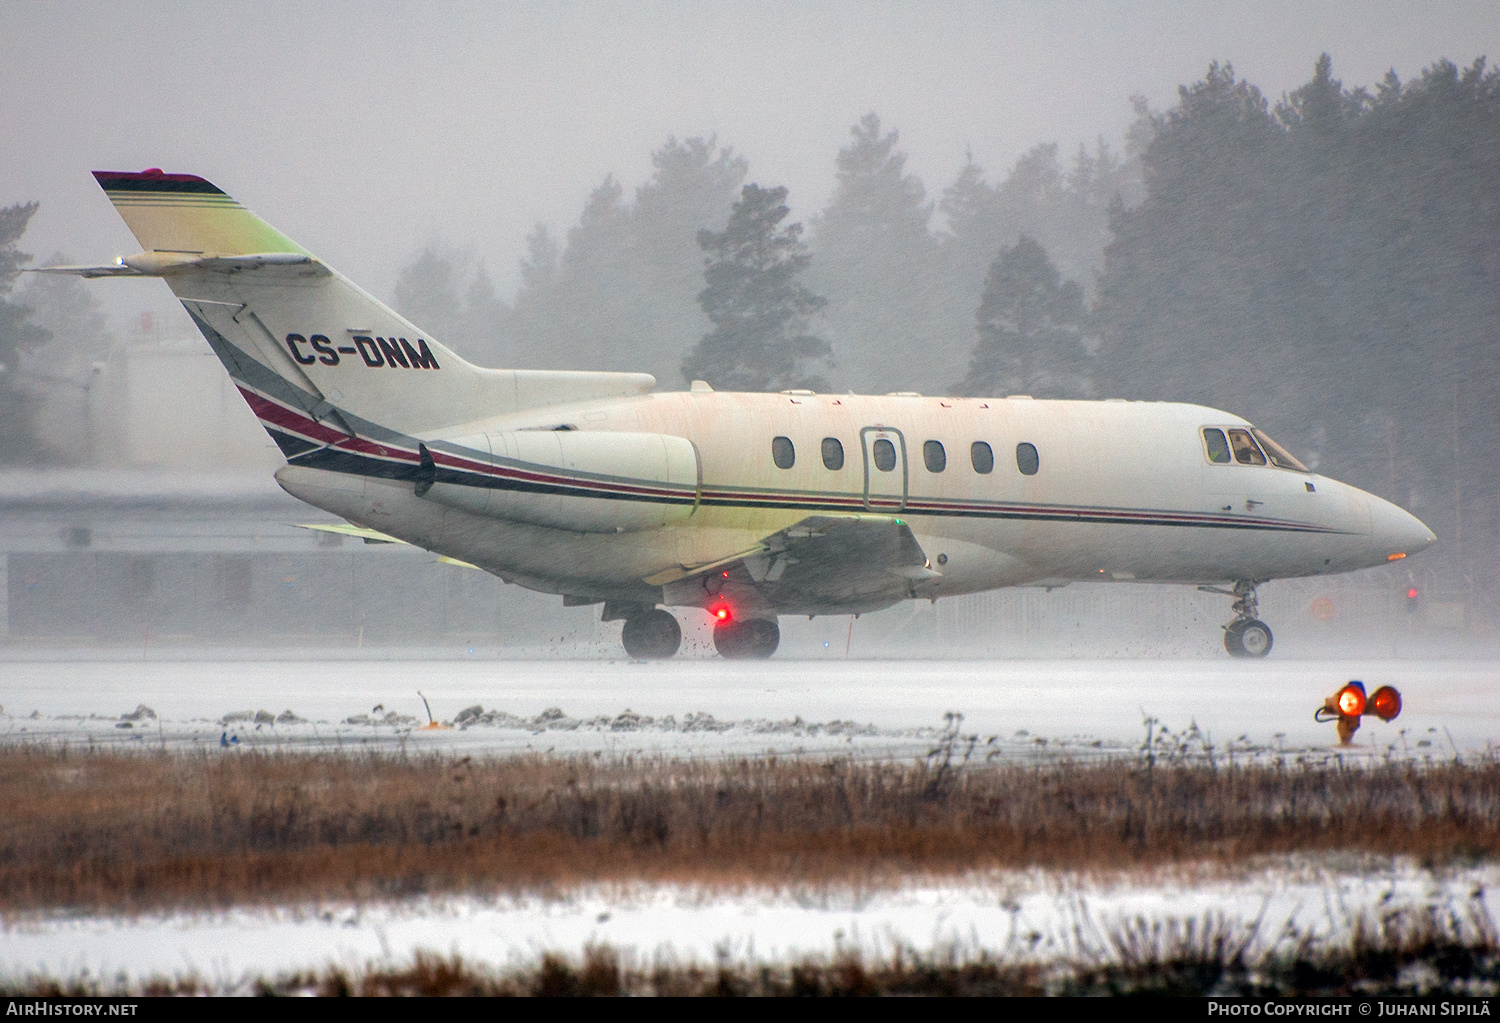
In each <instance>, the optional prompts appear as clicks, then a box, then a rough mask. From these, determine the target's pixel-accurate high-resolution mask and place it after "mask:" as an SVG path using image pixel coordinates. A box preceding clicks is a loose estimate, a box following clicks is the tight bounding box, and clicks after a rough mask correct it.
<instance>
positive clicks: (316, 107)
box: [0, 0, 1500, 315]
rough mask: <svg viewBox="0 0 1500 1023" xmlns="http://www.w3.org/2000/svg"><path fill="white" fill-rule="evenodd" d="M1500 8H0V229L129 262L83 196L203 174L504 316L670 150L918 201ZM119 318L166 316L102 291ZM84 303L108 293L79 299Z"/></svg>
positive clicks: (147, 287)
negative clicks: (1197, 101) (445, 261)
mask: <svg viewBox="0 0 1500 1023" xmlns="http://www.w3.org/2000/svg"><path fill="white" fill-rule="evenodd" d="M1497 42H1500V3H1495V2H1493V0H1490V2H1475V3H1468V2H1458V0H1440V2H1438V3H1425V4H1424V3H1420V2H1413V0H1397V2H1379V3H1347V4H1333V3H1309V2H1307V0H1294V2H1286V3H1280V2H1278V3H1223V2H1210V3H1186V2H1158V3H1132V4H1126V3H1083V2H1070V3H1063V2H1055V3H1039V2H1033V3H999V2H989V3H934V2H931V0H924V2H922V3H915V2H912V3H898V4H880V3H835V2H829V3H820V2H817V0H798V2H792V3H754V2H744V0H741V2H734V3H729V2H698V3H687V4H648V3H642V2H630V3H623V2H622V3H613V4H606V3H587V4H584V3H562V2H553V3H542V4H520V3H516V4H498V3H481V4H462V3H443V4H407V3H384V4H355V3H336V4H319V3H308V2H297V3H238V4H228V3H166V2H161V0H153V2H150V3H144V2H142V3H133V2H114V0H111V2H104V3H81V2H70V3H13V2H12V3H4V4H0V138H3V139H4V141H5V158H4V160H0V205H8V204H10V203H12V202H17V201H24V200H32V199H35V200H39V201H40V202H41V204H42V207H41V211H40V212H39V213H38V214H37V216H36V218H35V220H33V222H32V227H31V230H30V232H29V233H28V235H27V236H26V239H25V244H24V248H25V249H26V250H27V251H29V252H32V253H34V254H36V255H37V256H38V257H43V256H45V255H47V254H48V253H50V252H52V251H53V250H58V249H60V250H63V251H65V252H67V253H68V254H69V255H71V256H72V257H73V258H75V259H78V260H91V261H92V260H99V259H110V258H113V257H114V256H115V255H118V254H124V253H128V252H132V251H135V249H136V248H138V246H136V245H135V244H134V242H133V240H132V239H131V237H130V236H129V234H128V232H126V231H125V229H124V226H123V225H122V224H121V222H120V221H119V219H118V218H117V217H116V216H115V215H114V213H113V211H112V210H111V208H110V206H109V204H108V202H107V201H106V200H105V198H104V196H103V194H102V193H101V192H100V191H99V190H98V188H97V187H96V186H95V184H94V182H93V180H92V179H91V178H90V177H89V174H88V172H89V171H90V170H94V169H99V168H102V169H111V170H140V169H143V168H146V167H152V166H159V167H162V168H164V169H166V170H169V171H184V172H190V173H195V174H202V175H203V176H205V177H207V178H209V179H210V180H212V181H213V182H215V183H216V184H217V185H219V186H220V187H221V188H223V189H224V190H225V191H227V192H229V193H230V194H231V195H233V196H235V197H236V198H237V199H239V200H240V201H241V202H243V203H244V204H245V205H247V206H249V207H250V208H252V209H254V210H256V211H257V212H258V213H259V214H260V215H261V216H263V217H265V218H266V219H267V220H269V221H271V222H272V223H273V224H275V225H276V226H277V227H278V228H280V229H281V230H282V231H284V232H285V233H287V234H289V235H291V236H292V237H294V238H296V239H297V240H298V241H299V242H301V243H302V244H304V245H306V246H307V247H308V248H310V249H311V250H312V251H314V252H316V253H318V254H319V255H320V256H321V257H322V258H324V259H325V260H327V261H328V262H330V263H332V264H333V265H335V266H337V267H338V268H339V269H341V270H343V271H344V272H345V273H347V274H349V275H350V276H351V277H353V278H354V279H355V280H356V281H358V282H360V283H362V284H364V285H365V286H366V287H368V288H370V289H371V290H373V291H375V292H377V293H378V294H382V295H388V294H389V293H390V288H391V284H392V283H393V281H394V278H395V274H396V271H397V270H398V269H399V267H400V266H401V265H402V264H403V263H404V262H406V261H408V260H409V259H410V258H411V257H412V255H413V254H414V253H415V252H416V251H417V250H418V249H419V248H420V246H421V245H422V244H423V243H425V242H428V241H431V240H442V241H444V242H446V243H448V244H451V245H455V246H460V247H462V246H470V245H472V246H474V247H475V249H476V250H478V251H481V252H483V253H484V254H485V255H486V257H487V261H488V264H489V266H490V268H491V270H492V272H493V273H494V274H495V276H496V279H497V282H498V283H499V284H500V287H501V289H502V291H503V292H504V293H506V294H507V295H508V294H509V293H510V292H511V290H512V289H513V288H514V286H515V267H516V263H517V260H518V259H519V258H520V256H521V254H522V252H523V249H524V236H525V234H526V233H527V231H528V230H530V228H531V226H532V225H533V224H535V223H536V222H537V221H545V222H546V223H548V224H549V225H550V226H551V227H552V228H553V229H554V230H555V231H557V232H559V233H561V232H563V231H566V229H567V228H568V227H569V226H570V225H571V224H572V223H574V222H575V221H576V219H577V216H578V213H579V210H580V209H581V207H582V204H583V201H584V199H585V198H586V196H587V195H588V193H589V191H590V190H591V189H592V188H593V187H594V186H595V185H597V184H598V183H599V181H600V180H601V179H602V178H603V177H604V175H605V174H607V173H613V174H614V175H615V176H616V177H617V178H619V179H620V180H621V181H622V182H623V183H624V184H625V185H626V187H627V189H633V188H634V187H635V186H637V185H639V184H640V183H641V182H642V181H644V180H645V178H646V177H647V175H648V173H649V170H650V152H651V150H652V149H653V148H656V147H658V146H660V145H661V143H662V142H663V141H664V140H665V139H666V138H667V136H669V135H677V136H678V137H685V136H690V135H696V134H705V135H706V134H717V135H718V138H719V141H720V142H721V144H725V145H730V146H732V147H734V149H735V150H736V151H737V152H739V153H742V154H744V155H745V156H747V157H748V158H749V160H750V179H751V180H753V181H757V182H759V183H761V184H764V185H778V184H785V185H787V186H789V187H790V189H791V201H792V204H793V207H794V211H795V214H796V216H798V217H802V218H805V217H807V216H809V215H810V214H812V213H813V212H815V211H816V210H817V209H818V208H819V207H820V206H821V205H822V204H823V203H824V202H825V201H826V200H827V198H828V196H829V193H830V191H831V189H832V185H833V171H834V157H835V154H836V152H837V150H838V149H839V147H840V146H842V145H843V144H844V143H845V141H846V139H847V138H848V130H849V126H850V125H851V124H852V123H853V122H854V121H855V120H856V119H857V118H858V117H859V116H860V115H862V114H864V113H866V112H867V111H870V110H875V111H877V112H878V113H879V114H880V115H881V116H882V118H883V119H884V120H885V122H886V124H887V125H889V126H893V127H896V128H899V129H900V131H901V139H902V145H903V147H904V148H905V150H906V151H907V153H908V154H909V156H910V162H909V165H910V167H911V169H912V170H913V171H914V172H915V173H917V174H918V175H919V176H920V177H921V178H922V180H923V181H924V182H925V183H926V185H927V188H928V191H929V193H930V194H932V195H937V194H939V193H940V192H941V190H942V188H943V187H944V186H945V185H946V184H948V183H949V182H950V181H951V180H952V178H953V176H954V174H955V173H956V172H957V170H958V168H959V167H960V166H961V165H962V163H963V158H964V150H965V148H966V147H967V148H972V149H973V152H974V155H975V158H976V159H977V160H978V161H979V162H980V163H981V164H983V165H984V166H985V167H986V168H987V169H988V170H989V171H990V174H991V180H994V179H995V178H996V177H998V176H1000V175H1002V174H1003V173H1004V171H1005V170H1006V169H1007V168H1008V167H1009V165H1010V164H1011V163H1012V162H1013V161H1014V160H1015V158H1016V157H1017V156H1018V155H1019V154H1020V153H1022V152H1024V151H1025V150H1026V149H1028V148H1030V147H1031V146H1033V145H1035V144H1037V143H1039V142H1050V141H1055V142H1059V143H1061V144H1062V145H1063V147H1064V149H1065V151H1071V150H1072V149H1074V148H1076V147H1077V145H1078V143H1079V142H1080V141H1087V140H1092V139H1094V138H1095V137H1096V136H1099V135H1103V136H1104V137H1105V138H1106V139H1108V140H1110V141H1111V142H1115V143H1118V141H1119V140H1120V139H1121V137H1122V136H1123V132H1124V130H1125V127H1126V125H1127V124H1128V123H1129V120H1130V118H1131V108H1130V102H1129V98H1130V96H1131V95H1133V94H1140V95H1144V96H1146V97H1147V98H1148V99H1149V100H1150V102H1151V103H1152V105H1153V106H1156V107H1162V106H1166V105H1170V104H1171V103H1172V102H1173V101H1174V100H1175V97H1176V89H1177V86H1178V85H1179V84H1182V83H1185V82H1189V81H1192V80H1194V79H1196V78H1198V77H1201V76H1202V74H1203V72H1204V70H1205V68H1206V67H1207V65H1208V62H1209V61H1210V60H1213V59H1215V58H1218V59H1221V60H1228V61H1232V62H1233V64H1234V67H1235V70H1236V72H1238V73H1239V74H1240V75H1241V76H1243V77H1246V78H1248V79H1249V80H1251V81H1252V82H1254V83H1255V84H1257V85H1259V86H1260V87H1261V88H1262V89H1263V90H1264V91H1265V92H1266V93H1267V94H1269V95H1270V96H1271V97H1272V98H1273V99H1274V98H1276V97H1279V96H1280V95H1281V93H1282V92H1283V91H1284V90H1287V89H1291V88H1295V87H1296V86H1297V85H1299V84H1301V83H1302V82H1304V81H1306V80H1307V78H1308V77H1309V76H1310V74H1311V70H1312V65H1313V61H1314V60H1315V59H1316V57H1317V55H1318V54H1319V53H1320V52H1322V51H1324V50H1327V51H1329V52H1330V53H1332V55H1333V60H1334V70H1335V74H1336V75H1337V76H1338V77H1340V78H1342V79H1343V81H1344V83H1345V85H1348V86H1352V85H1362V84H1372V83H1373V82H1375V81H1376V80H1378V79H1379V78H1380V76H1381V75H1383V74H1384V73H1385V71H1386V70H1387V69H1389V68H1392V67H1394V68H1395V70H1396V71H1397V73H1398V74H1400V75H1401V76H1402V77H1403V79H1404V78H1406V77H1408V76H1410V75H1413V74H1415V73H1417V72H1418V71H1420V69H1421V68H1422V67H1423V66H1425V65H1427V64H1429V63H1431V62H1432V61H1434V60H1436V59H1438V58H1440V57H1448V58H1450V59H1453V60H1455V61H1457V62H1459V63H1461V64H1466V63H1468V62H1470V61H1472V60H1473V59H1474V58H1475V57H1476V56H1479V55H1481V54H1490V55H1493V56H1500V45H1497ZM92 286H93V287H96V288H100V289H101V291H102V290H105V289H113V293H114V298H113V300H112V301H111V302H110V308H111V310H112V311H113V312H115V313H116V315H119V314H120V313H121V310H122V309H123V308H124V307H125V306H128V305H131V304H132V303H133V304H134V307H135V308H138V309H139V308H148V307H155V308H157V309H165V308H168V307H170V306H171V299H170V297H169V296H168V294H167V292H166V289H165V288H162V287H161V285H160V284H159V282H141V281H106V282H101V283H96V284H94V285H92ZM101 297H102V296H101Z"/></svg>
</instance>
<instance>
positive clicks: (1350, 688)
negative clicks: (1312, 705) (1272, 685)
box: [1313, 680, 1401, 746]
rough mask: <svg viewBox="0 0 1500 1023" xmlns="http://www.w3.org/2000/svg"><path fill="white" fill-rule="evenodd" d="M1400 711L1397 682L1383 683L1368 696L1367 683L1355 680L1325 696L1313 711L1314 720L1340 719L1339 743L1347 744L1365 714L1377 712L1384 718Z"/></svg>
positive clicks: (1390, 719) (1388, 718) (1391, 716)
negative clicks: (1392, 683)
mask: <svg viewBox="0 0 1500 1023" xmlns="http://www.w3.org/2000/svg"><path fill="white" fill-rule="evenodd" d="M1400 713H1401V694H1400V693H1399V692H1397V690H1396V688H1395V686H1381V687H1380V688H1379V689H1377V690H1375V695H1374V696H1370V697H1366V696H1365V684H1364V683H1363V682H1360V681H1358V680H1355V681H1352V682H1350V683H1349V684H1348V685H1346V686H1344V687H1343V688H1342V689H1340V690H1339V691H1338V692H1336V693H1334V694H1333V695H1332V696H1330V697H1329V698H1328V699H1326V700H1324V701H1323V705H1322V706H1321V707H1319V708H1318V709H1317V710H1316V711H1315V712H1314V713H1313V720H1314V721H1318V722H1325V721H1337V722H1338V735H1339V744H1340V745H1342V746H1347V745H1349V743H1350V741H1351V740H1352V739H1353V738H1354V733H1355V732H1357V731H1359V719H1360V718H1361V717H1363V716H1365V715H1366V714H1374V715H1375V716H1376V717H1378V718H1379V719H1380V720H1382V721H1392V720H1395V718H1396V716H1397V715H1398V714H1400Z"/></svg>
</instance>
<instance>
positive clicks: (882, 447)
mask: <svg viewBox="0 0 1500 1023" xmlns="http://www.w3.org/2000/svg"><path fill="white" fill-rule="evenodd" d="M859 446H860V448H861V449H862V450H863V453H864V459H865V508H866V509H868V510H870V511H880V512H895V511H901V510H902V509H903V508H905V507H906V483H907V481H906V477H907V472H906V438H905V437H903V436H902V435H901V431H900V430H893V429H891V428H890V427H887V426H867V427H865V428H864V429H863V430H860V431H859Z"/></svg>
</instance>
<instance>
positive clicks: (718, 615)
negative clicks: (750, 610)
mask: <svg viewBox="0 0 1500 1023" xmlns="http://www.w3.org/2000/svg"><path fill="white" fill-rule="evenodd" d="M709 614H711V615H713V616H714V621H717V622H727V621H729V619H730V617H731V615H730V611H729V605H728V604H715V605H714V606H713V607H711V608H709Z"/></svg>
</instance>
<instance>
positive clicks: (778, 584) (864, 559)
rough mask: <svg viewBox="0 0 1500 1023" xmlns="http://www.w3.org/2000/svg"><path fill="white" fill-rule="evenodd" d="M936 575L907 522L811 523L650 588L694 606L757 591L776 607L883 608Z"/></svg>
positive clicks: (834, 519)
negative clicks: (714, 596)
mask: <svg viewBox="0 0 1500 1023" xmlns="http://www.w3.org/2000/svg"><path fill="white" fill-rule="evenodd" d="M940 574H941V573H939V572H937V571H935V570H934V569H933V567H932V563H931V561H930V560H929V559H928V557H927V554H926V552H925V551H923V550H922V545H921V544H920V543H918V542H917V538H916V537H915V536H913V535H912V531H911V526H909V525H908V524H907V523H906V521H905V520H904V519H901V518H898V517H896V516H892V515H871V514H856V515H810V516H808V517H807V518H805V519H802V520H801V521H799V522H797V523H796V524H795V525H792V526H788V527H787V528H786V529H782V530H780V531H778V532H775V533H772V534H771V535H770V536H767V537H765V538H764V539H762V540H761V541H760V543H759V544H757V545H756V547H754V548H753V549H751V550H748V551H745V552H743V553H740V554H736V555H734V556H732V557H729V558H725V559H723V560H721V561H718V562H715V563H714V564H711V565H702V566H695V567H693V568H690V569H682V570H673V571H671V572H667V573H662V574H661V575H657V576H653V577H651V578H650V579H647V580H646V581H647V582H648V583H652V584H654V585H663V584H664V585H665V587H666V588H667V590H668V591H669V594H668V601H669V602H676V600H678V599H682V600H683V602H684V603H694V602H696V601H694V600H693V599H692V598H693V597H695V596H700V595H699V594H698V593H697V591H698V590H699V589H707V590H708V591H709V592H710V593H713V592H716V591H715V590H714V589H713V587H715V586H720V587H724V588H725V590H726V592H728V591H729V590H737V591H740V592H742V593H743V592H746V591H751V592H753V593H754V594H755V595H758V596H759V597H761V598H763V599H764V600H766V602H767V603H769V604H774V605H776V606H782V607H787V606H797V607H802V606H817V607H822V608H827V609H828V611H829V613H833V612H835V611H837V610H840V609H843V608H845V607H849V608H853V607H861V608H864V607H868V608H870V609H873V608H875V607H883V606H886V605H888V604H890V603H894V602H895V601H897V600H900V599H901V598H902V597H905V596H908V595H910V591H911V587H912V584H913V583H915V582H917V581H919V580H922V579H930V578H933V577H935V576H938V575H940Z"/></svg>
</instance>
